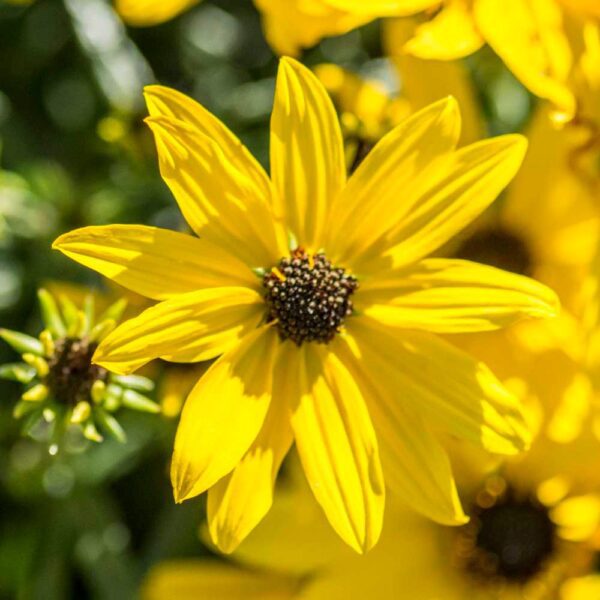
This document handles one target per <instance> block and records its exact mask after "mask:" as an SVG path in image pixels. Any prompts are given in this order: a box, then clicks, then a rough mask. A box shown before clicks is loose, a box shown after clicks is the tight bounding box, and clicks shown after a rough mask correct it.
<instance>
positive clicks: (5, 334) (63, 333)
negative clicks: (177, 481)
mask: <svg viewBox="0 0 600 600" xmlns="http://www.w3.org/2000/svg"><path fill="white" fill-rule="evenodd" d="M38 296H39V301H40V305H41V308H42V317H43V320H44V325H45V329H44V330H43V331H42V332H41V334H40V336H39V338H34V337H31V336H29V335H26V334H24V333H19V332H17V331H11V330H9V329H0V337H1V338H2V339H3V340H4V341H5V342H7V343H8V344H9V345H10V346H12V348H13V349H15V350H16V351H17V352H19V353H20V354H21V358H22V360H23V362H20V363H12V364H6V365H2V366H0V377H2V378H4V379H11V380H14V381H18V382H19V383H22V384H25V385H26V386H27V389H26V390H25V392H24V393H23V395H22V396H21V400H20V402H19V403H17V404H16V405H15V408H14V411H13V414H14V416H15V417H16V418H25V425H24V429H25V431H26V432H27V433H30V434H32V435H35V436H36V437H45V438H46V439H48V440H49V442H50V452H51V453H52V454H55V453H56V452H57V451H58V449H59V447H60V445H61V444H62V437H63V435H64V433H65V432H66V431H67V429H78V430H80V431H81V433H82V434H83V436H84V437H86V438H87V439H88V440H91V441H94V442H101V441H102V439H103V437H102V434H101V432H105V433H108V434H109V435H111V436H112V437H114V438H116V439H117V440H118V441H121V442H124V441H125V439H126V438H125V432H124V431H123V429H122V428H121V426H120V425H119V422H118V421H117V419H116V418H115V417H114V415H113V413H114V412H115V411H116V410H117V409H119V408H120V407H122V406H123V407H127V408H132V409H134V410H141V411H145V412H158V411H159V407H158V405H157V404H155V403H154V402H152V401H151V400H150V399H149V398H147V397H146V396H145V395H143V394H142V393H140V392H143V393H147V392H150V391H152V389H153V388H154V384H153V382H152V381H151V380H150V379H147V378H146V377H142V376H139V375H132V376H128V377H124V376H120V375H116V374H113V373H111V372H110V371H108V370H107V369H105V368H104V367H101V366H99V365H97V364H94V363H92V356H93V354H94V352H95V350H96V348H97V347H98V344H99V343H101V342H102V340H103V339H104V338H105V337H106V336H107V335H108V334H109V333H110V331H112V330H113V329H114V328H115V326H116V324H117V321H118V320H119V318H120V316H121V314H122V312H123V310H124V309H125V303H124V302H123V301H121V300H120V301H117V302H116V303H115V304H113V305H112V306H110V307H109V308H108V309H107V310H106V311H105V312H104V313H103V314H102V315H101V316H100V317H99V318H98V319H97V320H96V319H95V317H94V298H93V296H91V295H89V296H88V297H87V298H86V299H85V301H84V305H83V307H82V308H81V309H80V308H78V307H77V305H76V304H74V303H73V302H72V300H70V298H69V297H68V296H66V295H63V296H61V297H60V304H61V308H62V310H61V309H59V307H58V304H57V302H56V300H55V298H54V296H52V295H51V294H50V293H49V292H48V291H46V290H45V289H40V290H39V292H38Z"/></svg>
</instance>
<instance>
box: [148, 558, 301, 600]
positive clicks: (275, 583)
mask: <svg viewBox="0 0 600 600" xmlns="http://www.w3.org/2000/svg"><path fill="white" fill-rule="evenodd" d="M299 588H300V581H299V579H298V578H293V577H285V576H283V575H280V574H278V573H275V572H263V571H257V570H254V569H253V570H250V569H243V568H242V567H237V566H235V565H228V564H226V563H224V562H222V561H217V560H210V559H208V560H198V559H187V560H176V561H175V560H173V561H170V562H162V563H160V564H159V565H158V566H156V567H154V568H152V570H151V571H150V573H149V574H148V576H147V577H146V580H145V581H144V584H143V586H142V590H141V598H142V600H165V599H166V598H176V599H177V600H200V599H204V600H291V599H292V598H294V597H296V596H297V594H298V590H299Z"/></svg>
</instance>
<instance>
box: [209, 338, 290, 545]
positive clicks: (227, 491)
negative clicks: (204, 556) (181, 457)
mask: <svg viewBox="0 0 600 600" xmlns="http://www.w3.org/2000/svg"><path fill="white" fill-rule="evenodd" d="M299 358H300V352H298V349H297V348H296V346H294V345H293V344H284V345H283V346H282V347H281V352H280V356H279V357H278V362H277V364H276V368H275V374H274V381H273V399H272V402H271V405H270V407H269V412H268V413H267V416H266V418H265V421H264V423H263V426H262V429H261V430H260V433H259V434H258V436H257V438H256V440H254V442H253V443H252V445H251V446H250V448H249V450H248V452H246V454H245V456H244V457H243V458H242V460H241V461H240V462H239V464H238V465H237V466H236V467H235V469H234V470H233V471H232V472H231V473H230V474H229V475H226V476H225V477H223V479H221V480H220V481H219V482H217V483H216V484H215V485H214V486H213V487H212V488H211V489H210V490H209V491H208V503H207V518H208V527H209V531H210V535H211V538H212V540H213V542H214V543H215V544H216V545H217V546H218V547H219V549H220V550H221V551H222V552H225V553H230V552H233V551H234V550H235V549H236V548H237V547H238V545H239V544H240V543H241V542H242V541H243V540H244V539H245V537H246V536H247V535H248V534H249V533H250V532H251V531H252V530H253V529H254V527H256V525H258V523H259V522H260V521H261V519H262V518H263V517H264V516H265V515H266V514H267V512H268V511H269V509H270V508H271V504H272V503H273V487H274V484H275V479H276V477H277V472H278V471H279V467H280V466H281V461H282V460H283V458H284V456H285V455H286V454H287V451H288V450H289V448H290V446H291V444H292V441H293V434H292V429H291V425H290V409H289V404H288V400H289V398H290V397H291V396H293V393H294V390H290V389H289V387H288V386H289V377H288V372H289V371H291V372H294V371H295V370H297V363H298V359H299Z"/></svg>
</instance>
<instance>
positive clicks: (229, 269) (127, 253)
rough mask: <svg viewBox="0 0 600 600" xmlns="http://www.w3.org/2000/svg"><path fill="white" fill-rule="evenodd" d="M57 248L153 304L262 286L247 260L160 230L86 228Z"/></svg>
mask: <svg viewBox="0 0 600 600" xmlns="http://www.w3.org/2000/svg"><path fill="white" fill-rule="evenodd" d="M52 247H53V248H56V249H57V250H60V251H61V252H62V253H63V254H65V255H66V256H68V257H69V258H71V259H73V260H75V261H77V262H78V263H80V264H82V265H84V266H86V267H88V268H90V269H94V270H95V271H98V273H100V274H101V275H104V276H105V277H108V278H109V279H112V280H113V281H115V282H116V283H118V284H120V285H122V286H124V287H126V288H128V289H130V290H132V291H133V292H136V293H138V294H141V295H142V296H146V297H148V298H153V299H154V300H165V299H167V298H170V297H172V296H174V295H176V294H184V293H186V292H192V291H194V290H198V289H202V288H207V287H220V286H226V285H243V286H248V287H252V286H256V282H257V279H256V276H255V275H254V274H253V273H252V271H250V269H249V268H248V267H247V266H246V265H245V264H244V263H243V262H242V261H240V260H238V259H236V258H234V257H233V256H231V255H229V254H228V253H227V252H226V251H225V250H222V249H221V248H219V247H218V246H215V245H214V244H212V243H210V242H209V241H208V240H204V239H202V240H200V239H198V238H195V237H192V236H190V235H185V234H182V233H177V232H175V231H169V230H168V229H160V228H158V227H147V226H145V225H105V226H100V227H82V228H81V229H75V230H74V231H70V232H69V233H65V234H64V235H61V236H60V237H59V238H57V239H56V241H55V242H54V243H53V244H52Z"/></svg>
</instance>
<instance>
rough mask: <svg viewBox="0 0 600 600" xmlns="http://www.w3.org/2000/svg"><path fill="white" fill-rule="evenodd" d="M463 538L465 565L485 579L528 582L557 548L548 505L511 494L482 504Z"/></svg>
mask: <svg viewBox="0 0 600 600" xmlns="http://www.w3.org/2000/svg"><path fill="white" fill-rule="evenodd" d="M461 529H462V530H461V532H460V534H459V538H460V541H461V544H460V545H461V547H462V550H463V557H462V558H463V561H464V565H463V566H464V567H465V568H466V569H467V570H468V571H469V572H470V574H471V575H473V576H475V577H477V578H478V579H481V580H483V581H485V582H490V581H493V580H494V579H495V578H502V579H505V580H509V581H513V582H516V583H519V582H520V583H524V582H525V581H527V580H528V579H530V578H531V577H533V576H535V575H536V574H538V573H539V572H540V571H541V570H542V569H543V568H544V566H545V564H546V562H547V561H548V559H549V558H550V557H551V556H552V554H553V553H554V550H555V545H556V538H555V525H554V523H553V522H552V521H551V519H550V516H549V514H548V510H547V508H546V507H544V506H543V505H541V504H540V503H539V502H537V500H534V499H531V498H525V499H517V498H515V497H512V496H510V495H508V496H507V497H505V498H503V499H501V500H498V501H497V502H496V503H495V504H493V505H492V506H489V507H486V508H478V510H477V512H476V514H475V515H474V516H473V518H472V520H471V522H470V523H469V524H468V525H466V526H465V527H463V528H461Z"/></svg>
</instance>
